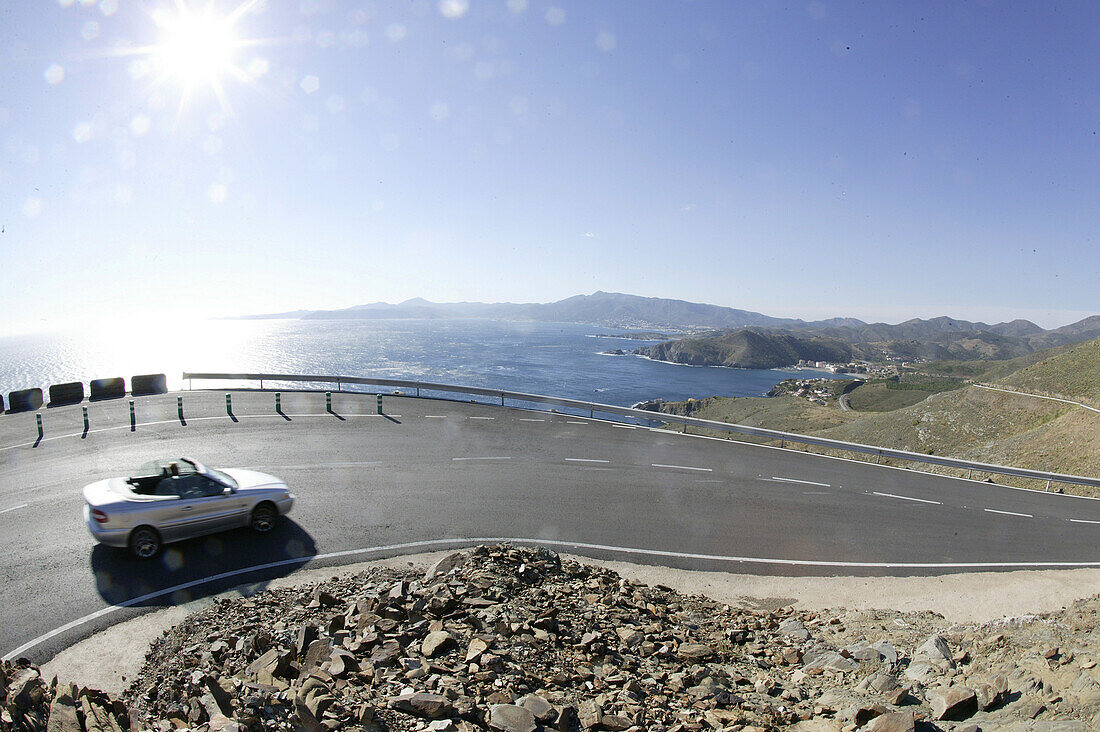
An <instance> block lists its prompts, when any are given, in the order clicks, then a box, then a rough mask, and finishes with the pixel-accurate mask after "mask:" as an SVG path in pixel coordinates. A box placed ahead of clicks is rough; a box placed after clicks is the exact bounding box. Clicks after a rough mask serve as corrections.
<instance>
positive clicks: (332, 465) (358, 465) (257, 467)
mask: <svg viewBox="0 0 1100 732" xmlns="http://www.w3.org/2000/svg"><path fill="white" fill-rule="evenodd" d="M381 464H382V461H381V460H364V461H361V462H354V463H316V464H313V465H254V466H249V467H245V468H241V470H319V469H324V468H366V467H373V466H376V465H381Z"/></svg>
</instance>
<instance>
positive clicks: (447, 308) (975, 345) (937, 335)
mask: <svg viewBox="0 0 1100 732" xmlns="http://www.w3.org/2000/svg"><path fill="white" fill-rule="evenodd" d="M271 318H295V319H302V320H372V319H409V318H417V319H443V318H489V319H495V320H536V321H544V322H568V323H592V324H594V325H606V326H613V327H618V328H632V329H639V328H645V329H664V330H677V331H693V332H694V335H692V336H691V337H690V338H689V339H686V340H690V341H691V343H690V344H688V343H686V340H682V341H676V343H677V344H680V345H679V346H677V347H675V348H674V347H672V346H666V347H665V348H664V349H658V350H660V351H661V353H657V352H653V353H646V354H645V355H650V356H651V357H657V358H661V360H677V361H678V362H682V363H707V364H713V365H747V364H750V363H751V364H754V365H753V366H751V367H755V368H766V367H768V366H762V365H757V364H765V363H766V364H771V365H772V366H776V365H789V363H794V362H797V360H798V358H795V361H793V362H790V361H789V359H790V358H791V357H794V356H798V357H799V358H809V357H810V356H809V355H800V354H821V355H826V354H833V355H836V356H840V355H842V354H844V353H851V355H852V357H854V358H861V359H865V360H873V361H878V360H883V359H884V358H902V359H916V358H922V359H927V360H938V359H963V360H967V359H989V360H999V359H1008V358H1015V357H1018V356H1022V355H1026V354H1028V353H1033V352H1035V351H1038V350H1042V349H1045V348H1051V347H1054V346H1060V345H1065V344H1068V343H1078V342H1081V341H1086V340H1089V339H1092V338H1097V337H1100V315H1093V316H1090V317H1087V318H1085V319H1083V320H1080V321H1078V322H1076V323H1072V324H1070V325H1065V326H1062V327H1060V328H1055V329H1052V330H1046V329H1044V328H1041V327H1040V326H1038V325H1036V324H1035V323H1032V322H1030V321H1028V320H1013V321H1009V322H1005V323H995V324H992V325H991V324H988V323H982V322H971V321H968V320H959V319H957V318H950V317H946V316H945V317H938V318H929V319H922V318H913V319H911V320H906V321H905V322H902V323H897V324H888V323H866V322H864V321H862V320H858V319H856V318H830V319H827V320H815V321H806V320H800V319H796V318H776V317H772V316H768V315H764V314H762V313H758V312H754V311H751V310H739V309H737V308H729V307H722V306H719V305H707V304H703V303H695V302H688V301H686V300H673V299H667V298H657V297H640V296H638V295H626V294H622V293H615V292H594V293H592V294H591V295H576V296H574V297H569V298H566V299H564V300H558V301H557V302H550V303H480V302H456V303H435V302H431V301H429V300H425V299H423V298H413V299H411V300H406V301H404V302H401V303H397V304H391V303H384V302H375V303H369V304H365V305H356V306H354V307H349V308H344V309H341V310H295V311H292V312H285V313H272V314H267V315H253V316H246V318H245V319H271ZM744 329H749V330H750V332H748V333H745V332H739V331H742V330H744ZM700 331H709V332H706V333H700ZM711 338H713V339H718V340H717V342H714V343H712V342H710V341H708V339H711ZM662 345H663V346H664V345H666V344H662ZM688 346H690V347H688ZM731 346H733V347H735V348H734V350H736V351H737V353H739V354H741V355H740V357H737V358H734V359H733V361H732V362H731V360H730V359H731V356H730V353H731ZM672 353H675V354H676V355H675V357H674V358H671V359H670V358H668V356H669V355H670V354H672ZM761 353H765V354H766V355H761ZM815 360H832V359H827V358H820V359H815Z"/></svg>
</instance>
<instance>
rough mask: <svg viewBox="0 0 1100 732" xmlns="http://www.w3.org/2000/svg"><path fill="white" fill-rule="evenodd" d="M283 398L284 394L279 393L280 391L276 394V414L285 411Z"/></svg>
mask: <svg viewBox="0 0 1100 732" xmlns="http://www.w3.org/2000/svg"><path fill="white" fill-rule="evenodd" d="M282 397H283V394H282V392H278V391H277V392H275V411H276V412H281V411H283V399H282Z"/></svg>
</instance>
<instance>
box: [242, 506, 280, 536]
mask: <svg viewBox="0 0 1100 732" xmlns="http://www.w3.org/2000/svg"><path fill="white" fill-rule="evenodd" d="M278 518H279V511H278V510H277V509H276V508H275V507H274V506H272V505H271V504H270V503H261V504H260V505H259V506H256V508H254V509H252V520H251V521H250V522H249V526H251V527H252V530H253V531H255V532H256V533H258V534H266V533H267V532H269V531H271V530H272V529H274V528H275V521H276V520H277V519H278Z"/></svg>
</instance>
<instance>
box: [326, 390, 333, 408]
mask: <svg viewBox="0 0 1100 732" xmlns="http://www.w3.org/2000/svg"><path fill="white" fill-rule="evenodd" d="M325 411H326V412H331V411H332V392H331V391H326V392H325Z"/></svg>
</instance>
